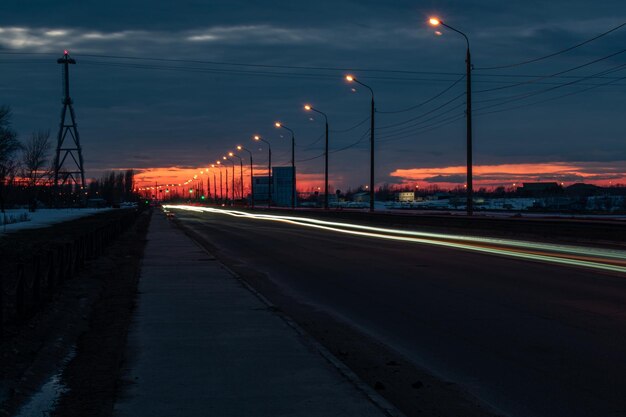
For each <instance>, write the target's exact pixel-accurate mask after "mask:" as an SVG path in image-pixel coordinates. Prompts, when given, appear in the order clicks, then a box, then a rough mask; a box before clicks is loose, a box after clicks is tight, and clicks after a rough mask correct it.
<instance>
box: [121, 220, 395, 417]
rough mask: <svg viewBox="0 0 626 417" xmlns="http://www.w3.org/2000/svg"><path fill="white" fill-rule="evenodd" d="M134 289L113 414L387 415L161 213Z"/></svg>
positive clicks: (128, 416) (167, 416) (172, 416)
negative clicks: (120, 385) (125, 382)
mask: <svg viewBox="0 0 626 417" xmlns="http://www.w3.org/2000/svg"><path fill="white" fill-rule="evenodd" d="M139 291H140V294H139V298H138V306H137V309H136V311H135V317H134V320H133V324H132V326H131V331H130V334H129V347H128V352H127V358H128V364H127V366H128V368H127V369H126V370H125V377H124V379H126V380H128V381H130V385H129V386H128V387H126V389H125V392H123V393H122V394H121V395H120V397H119V398H118V401H117V403H116V405H115V415H116V416H118V417H139V416H150V417H159V416H162V417H176V416H185V417H193V416H218V417H219V416H241V417H244V416H245V417H247V416H250V417H252V416H254V417H263V416H267V417H270V416H271V417H278V416H307V417H308V416H311V417H312V416H319V417H332V416H359V417H368V416H385V415H388V414H387V413H385V412H383V411H382V409H381V408H380V407H379V406H376V405H375V404H374V403H373V402H372V401H371V400H370V398H371V397H368V396H366V395H365V394H364V392H363V391H362V390H359V389H357V388H356V386H355V385H354V384H353V383H352V382H350V381H349V380H348V379H347V378H346V377H345V376H343V375H342V374H341V373H340V372H339V371H338V370H337V368H335V367H334V366H333V365H331V363H330V362H329V361H328V360H326V359H325V358H324V357H323V356H322V354H320V351H319V350H318V348H317V344H316V343H314V342H312V341H310V340H309V339H308V338H306V337H303V336H301V335H300V334H299V333H298V332H297V331H296V330H295V329H294V328H292V327H291V326H289V325H288V324H287V323H286V322H285V321H284V320H283V319H281V318H280V317H278V316H277V315H275V314H274V313H272V312H271V311H270V310H269V309H268V307H267V305H266V304H264V303H263V302H262V301H261V300H260V299H259V298H258V297H256V296H255V295H254V294H253V293H252V292H251V291H250V290H248V289H247V288H246V287H245V286H244V285H243V284H242V283H241V282H240V281H239V280H237V279H236V278H234V277H233V276H232V275H231V274H230V273H229V272H228V271H227V270H225V269H224V268H223V267H222V266H221V264H220V263H219V262H218V261H217V260H216V259H215V258H213V257H212V256H210V255H208V254H207V253H206V252H204V251H203V250H202V249H201V248H199V247H198V246H197V245H196V244H195V243H194V242H193V241H192V240H190V239H189V238H188V237H187V236H185V235H184V234H183V233H182V232H181V231H180V230H178V229H177V228H176V227H175V226H174V225H172V224H170V223H169V222H168V220H167V219H166V218H165V216H163V215H162V214H161V213H156V212H155V214H154V215H153V217H152V222H151V225H150V230H149V232H148V245H147V247H146V251H145V255H144V260H143V265H142V272H141V279H140V282H139ZM374 398H376V394H374ZM382 404H383V407H384V406H385V402H384V400H383V401H382Z"/></svg>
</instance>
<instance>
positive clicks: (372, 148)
mask: <svg viewBox="0 0 626 417" xmlns="http://www.w3.org/2000/svg"><path fill="white" fill-rule="evenodd" d="M346 81H348V82H355V83H357V84H361V85H362V86H363V87H365V88H367V89H368V90H370V93H371V94H372V109H371V114H370V211H374V114H375V113H376V107H375V105H374V90H372V88H371V87H370V86H369V85H367V84H363V83H362V82H361V81H359V80H357V78H356V77H355V76H354V75H346Z"/></svg>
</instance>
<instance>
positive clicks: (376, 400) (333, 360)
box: [174, 220, 406, 417]
mask: <svg viewBox="0 0 626 417" xmlns="http://www.w3.org/2000/svg"><path fill="white" fill-rule="evenodd" d="M174 223H175V225H176V227H177V228H178V229H179V230H180V231H181V232H183V233H184V234H185V235H186V236H187V237H188V238H189V239H191V241H192V242H193V243H194V244H195V245H196V246H198V247H199V248H200V249H201V250H202V251H204V252H205V253H207V254H208V255H210V256H212V257H213V258H215V260H216V261H217V262H218V263H219V264H220V266H221V267H222V268H223V269H224V270H226V271H227V272H228V273H229V274H230V275H231V276H232V277H233V278H234V279H236V280H237V281H239V282H240V283H241V284H242V286H243V287H244V288H246V289H247V290H248V291H250V292H251V293H252V294H253V295H254V296H256V297H257V298H258V299H259V300H261V302H262V303H263V304H265V305H266V306H267V307H268V309H270V310H271V311H276V310H278V308H277V306H276V305H274V304H273V303H272V302H271V301H270V300H268V299H267V298H266V297H265V296H264V295H263V294H261V293H260V292H258V291H257V290H256V289H254V288H253V287H252V286H251V285H250V284H249V283H248V282H247V281H246V280H245V279H244V278H242V277H241V276H240V275H239V274H237V273H236V272H235V271H233V270H232V269H230V268H229V267H228V266H226V265H224V264H223V263H222V262H221V261H220V260H219V259H218V258H217V257H216V256H215V255H213V254H212V253H211V252H210V251H209V250H208V249H207V248H205V247H204V246H203V245H202V244H201V243H200V241H199V240H200V237H199V236H198V233H197V232H195V231H193V230H190V229H189V228H188V227H186V226H184V225H182V224H181V223H180V222H179V221H178V220H176V221H175V222H174ZM278 316H279V317H280V318H281V319H282V320H283V321H284V322H285V323H286V324H287V325H288V326H289V327H291V328H292V329H293V330H294V331H295V332H296V333H297V334H298V335H299V336H300V337H302V338H303V339H305V340H306V342H307V343H309V344H310V345H311V346H312V347H313V348H314V349H315V350H316V351H317V353H319V354H320V355H321V356H322V357H323V358H324V359H325V360H326V361H327V362H328V363H330V364H331V365H332V366H333V367H334V368H335V369H336V370H337V371H338V372H339V373H340V374H341V375H342V376H343V377H344V378H346V379H347V380H348V381H349V382H350V383H352V385H354V386H355V387H356V389H357V390H358V391H360V392H361V393H363V394H364V395H365V397H366V398H367V399H368V400H369V401H370V402H371V403H372V404H374V405H375V406H376V407H377V408H378V409H379V410H381V411H382V412H383V413H385V415H387V416H388V417H406V415H405V414H404V413H402V412H401V411H400V410H398V409H397V408H396V407H395V406H394V405H393V404H391V403H390V402H389V401H387V400H386V399H385V398H384V397H383V396H382V395H380V394H379V393H378V392H376V390H374V389H373V388H372V387H370V386H369V385H368V384H366V383H365V382H363V381H362V380H361V379H360V378H359V377H358V376H357V375H356V374H355V373H354V372H353V371H352V370H351V369H350V368H348V367H347V366H346V365H345V364H344V363H343V362H341V361H340V360H339V359H338V358H337V357H336V356H335V355H333V354H332V353H331V352H330V351H329V350H328V349H326V348H325V347H324V346H323V345H322V344H321V343H319V342H318V341H317V340H315V338H313V337H312V336H311V335H310V334H308V333H307V332H306V331H305V330H304V329H303V328H302V327H300V325H298V324H297V323H296V322H295V321H294V320H293V319H291V318H290V317H288V316H287V315H286V314H285V313H281V314H278Z"/></svg>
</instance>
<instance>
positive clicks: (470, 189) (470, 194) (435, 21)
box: [428, 17, 474, 216]
mask: <svg viewBox="0 0 626 417" xmlns="http://www.w3.org/2000/svg"><path fill="white" fill-rule="evenodd" d="M428 22H429V23H430V24H431V25H432V26H435V27H437V26H439V25H441V26H443V27H446V28H448V29H450V30H451V31H453V32H456V33H458V34H460V35H461V36H463V38H465V42H466V43H467V52H466V55H465V81H466V88H465V91H466V95H467V97H466V99H465V103H466V110H465V113H466V118H467V132H466V133H467V215H468V216H471V215H472V214H473V212H474V186H473V181H472V79H471V76H472V61H471V56H470V42H469V39H468V37H467V35H466V34H465V33H463V32H461V31H460V30H458V29H455V28H453V27H452V26H449V25H447V24H445V23H444V22H443V21H442V20H441V19H439V18H436V17H433V18H430V19H429V20H428Z"/></svg>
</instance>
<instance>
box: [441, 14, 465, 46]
mask: <svg viewBox="0 0 626 417" xmlns="http://www.w3.org/2000/svg"><path fill="white" fill-rule="evenodd" d="M439 23H441V26H445V27H447V28H448V29H450V30H452V31H454V32H456V33H458V34H459V35H461V36H463V37H464V38H465V42H466V43H467V49H470V41H469V38H468V37H467V35H466V34H465V33H463V32H461V31H460V30H458V29H455V28H453V27H452V26H450V25H447V24H445V23H444V22H441V21H440V22H439Z"/></svg>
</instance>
